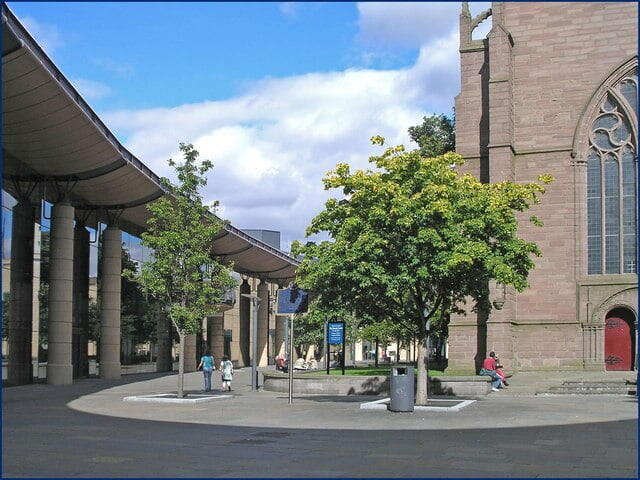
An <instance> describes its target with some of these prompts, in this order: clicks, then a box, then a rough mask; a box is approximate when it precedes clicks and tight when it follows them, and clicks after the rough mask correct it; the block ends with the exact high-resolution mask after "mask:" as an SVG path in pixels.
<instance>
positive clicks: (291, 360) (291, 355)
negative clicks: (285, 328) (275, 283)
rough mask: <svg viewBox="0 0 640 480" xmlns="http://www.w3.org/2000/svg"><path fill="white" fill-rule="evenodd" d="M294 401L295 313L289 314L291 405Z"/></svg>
mask: <svg viewBox="0 0 640 480" xmlns="http://www.w3.org/2000/svg"><path fill="white" fill-rule="evenodd" d="M292 403H293V315H289V405H291V404H292Z"/></svg>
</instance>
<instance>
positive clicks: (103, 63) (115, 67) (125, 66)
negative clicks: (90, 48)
mask: <svg viewBox="0 0 640 480" xmlns="http://www.w3.org/2000/svg"><path fill="white" fill-rule="evenodd" d="M91 62H93V63H94V64H95V65H97V66H99V67H101V68H103V69H105V70H106V71H108V72H110V73H113V74H115V75H116V76H117V77H120V78H130V77H132V76H133V74H134V72H135V69H134V68H133V65H131V64H129V63H126V62H119V61H116V60H114V59H112V58H105V57H101V58H92V59H91Z"/></svg>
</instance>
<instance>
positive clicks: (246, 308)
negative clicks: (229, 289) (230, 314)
mask: <svg viewBox="0 0 640 480" xmlns="http://www.w3.org/2000/svg"><path fill="white" fill-rule="evenodd" d="M243 293H246V294H251V285H249V282H247V280H246V279H244V280H243V282H242V285H240V295H239V297H238V300H239V301H238V303H239V311H240V312H239V313H240V325H239V331H240V332H239V333H240V334H239V335H238V341H239V343H240V354H241V357H240V365H241V366H243V367H246V366H249V365H250V355H249V351H250V350H249V348H250V342H251V337H250V336H249V334H250V331H251V300H249V299H248V298H246V297H243V296H242V294H243Z"/></svg>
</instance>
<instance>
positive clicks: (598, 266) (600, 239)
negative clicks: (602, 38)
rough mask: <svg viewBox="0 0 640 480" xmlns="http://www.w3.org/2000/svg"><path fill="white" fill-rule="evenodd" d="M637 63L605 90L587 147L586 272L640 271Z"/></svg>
mask: <svg viewBox="0 0 640 480" xmlns="http://www.w3.org/2000/svg"><path fill="white" fill-rule="evenodd" d="M637 95H638V72H637V67H636V68H635V69H634V70H633V71H632V72H630V73H629V74H627V75H626V76H624V77H623V78H622V80H620V81H619V82H618V83H617V84H616V85H614V86H613V87H611V88H610V89H609V90H608V91H607V93H606V95H605V96H604V98H603V100H602V102H601V104H600V106H599V108H598V110H597V114H596V117H595V120H594V121H593V124H592V126H591V131H590V132H589V149H588V152H587V252H588V254H587V272H588V274H590V275H592V274H603V273H604V274H616V273H636V272H637V264H636V238H637V224H636V196H637V192H636V178H637V176H636V171H637V168H638V161H637V160H638V156H637V155H638V154H637V152H638V138H637V135H638V133H637V128H638V114H637Z"/></svg>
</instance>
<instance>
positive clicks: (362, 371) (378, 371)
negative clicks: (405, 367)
mask: <svg viewBox="0 0 640 480" xmlns="http://www.w3.org/2000/svg"><path fill="white" fill-rule="evenodd" d="M399 366H400V367H402V365H399ZM391 367H392V366H389V365H387V366H379V367H377V368H376V367H345V369H344V374H345V375H355V376H363V377H364V376H388V375H390V374H391ZM298 373H302V372H300V371H297V372H296V374H298ZM417 373H418V372H416V371H415V369H414V374H416V375H417ZM305 374H306V375H313V376H326V375H327V371H326V370H315V371H313V372H305ZM329 374H330V375H342V369H341V368H332V369H331V370H330V371H329ZM429 375H430V376H442V375H445V373H444V371H442V370H431V369H430V370H429Z"/></svg>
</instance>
